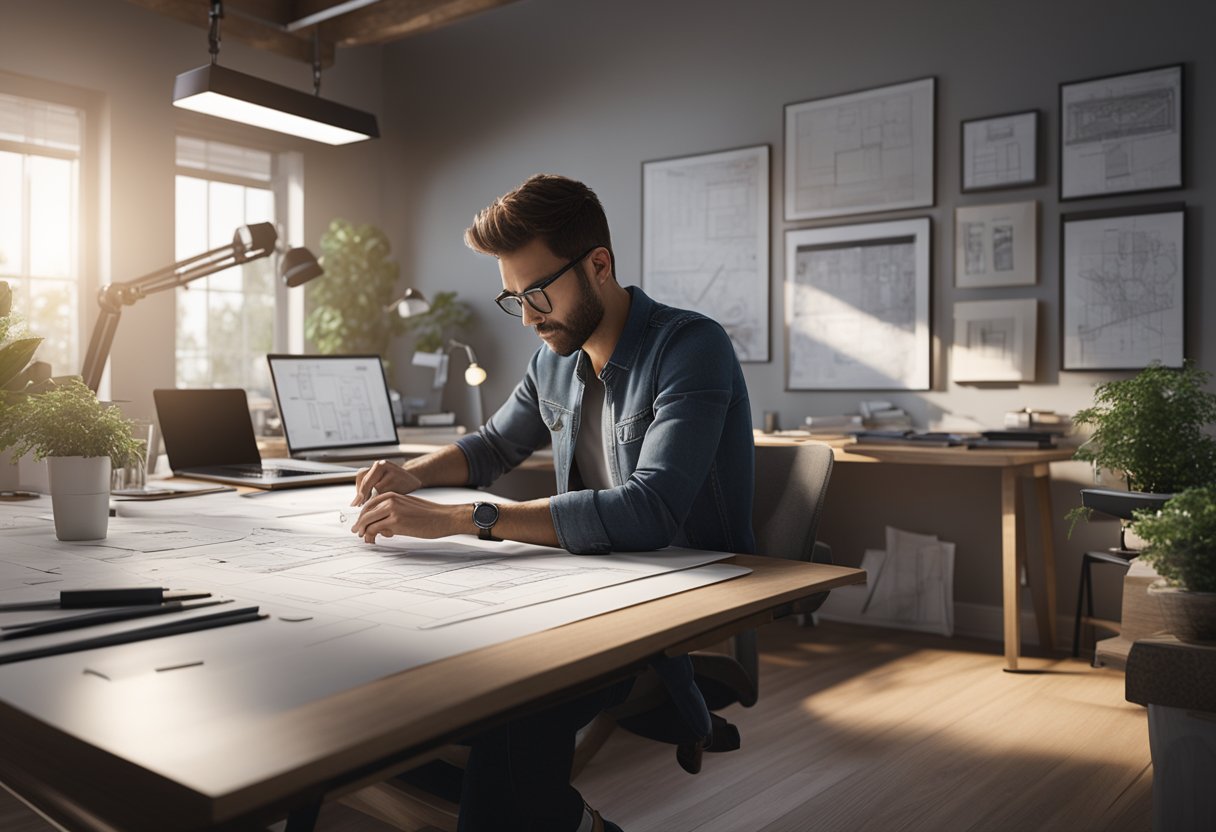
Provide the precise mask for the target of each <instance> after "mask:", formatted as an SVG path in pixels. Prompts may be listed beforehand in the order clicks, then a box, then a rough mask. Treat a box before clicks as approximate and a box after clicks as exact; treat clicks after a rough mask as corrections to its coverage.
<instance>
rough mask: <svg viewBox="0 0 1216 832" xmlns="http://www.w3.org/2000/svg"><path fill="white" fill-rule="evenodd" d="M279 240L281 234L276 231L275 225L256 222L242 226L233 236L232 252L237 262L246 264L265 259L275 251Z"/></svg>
mask: <svg viewBox="0 0 1216 832" xmlns="http://www.w3.org/2000/svg"><path fill="white" fill-rule="evenodd" d="M278 239H279V232H278V231H276V230H275V228H274V224H273V223H269V222H255V223H250V224H249V225H242V226H241V227H240V228H238V229H237V230H236V231H235V232H234V233H233V235H232V250H233V254H234V255H235V257H236V262H238V263H244V262H245V261H246V260H256V259H258V258H259V257H265V256H266V255H268V254H270V253H271V252H273V251H274V245H275V243H276V242H278Z"/></svg>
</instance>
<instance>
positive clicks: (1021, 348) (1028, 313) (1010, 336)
mask: <svg viewBox="0 0 1216 832" xmlns="http://www.w3.org/2000/svg"><path fill="white" fill-rule="evenodd" d="M1037 343H1038V302H1037V301H1036V300H1034V299H1033V298H1022V299H1018V300H981V301H958V302H957V303H955V304H954V342H953V345H952V346H951V349H950V379H951V381H954V382H955V383H967V382H1031V381H1034V380H1035V360H1036V354H1035V353H1036V350H1035V347H1036V344H1037Z"/></svg>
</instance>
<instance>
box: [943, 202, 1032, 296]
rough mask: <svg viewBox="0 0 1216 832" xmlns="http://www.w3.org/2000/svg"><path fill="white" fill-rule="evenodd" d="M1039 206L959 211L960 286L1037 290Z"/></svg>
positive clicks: (957, 274)
mask: <svg viewBox="0 0 1216 832" xmlns="http://www.w3.org/2000/svg"><path fill="white" fill-rule="evenodd" d="M1038 227H1039V203H1038V201H1037V200H1032V201H1030V202H1011V203H1005V204H1001V205H964V206H959V207H958V208H955V209H954V285H955V286H958V287H960V288H966V289H976V288H984V289H987V288H992V287H996V286H1033V285H1035V283H1037V282H1038V271H1039V270H1038V263H1039V243H1038Z"/></svg>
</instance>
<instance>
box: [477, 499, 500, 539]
mask: <svg viewBox="0 0 1216 832" xmlns="http://www.w3.org/2000/svg"><path fill="white" fill-rule="evenodd" d="M497 522H498V506H497V505H496V504H494V503H473V525H474V526H476V527H477V528H478V529H479V531H478V532H477V536H478V537H480V538H481V539H482V540H498V539H499V538H497V537H495V536H494V535H493V533H492V532H493V529H494V524H495V523H497Z"/></svg>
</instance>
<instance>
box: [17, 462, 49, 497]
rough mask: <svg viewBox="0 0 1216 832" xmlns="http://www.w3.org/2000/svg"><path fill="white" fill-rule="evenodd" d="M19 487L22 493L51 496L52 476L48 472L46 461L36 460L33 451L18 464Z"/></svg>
mask: <svg viewBox="0 0 1216 832" xmlns="http://www.w3.org/2000/svg"><path fill="white" fill-rule="evenodd" d="M17 487H18V488H20V489H21V490H22V491H37V492H38V493H39V494H50V493H51V475H50V473H48V471H47V465H46V460H45V459H34V452H33V451H30V452H29V453H28V454H26V455H25V456H23V457H21V459H20V461H19V462H18V463H17Z"/></svg>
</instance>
